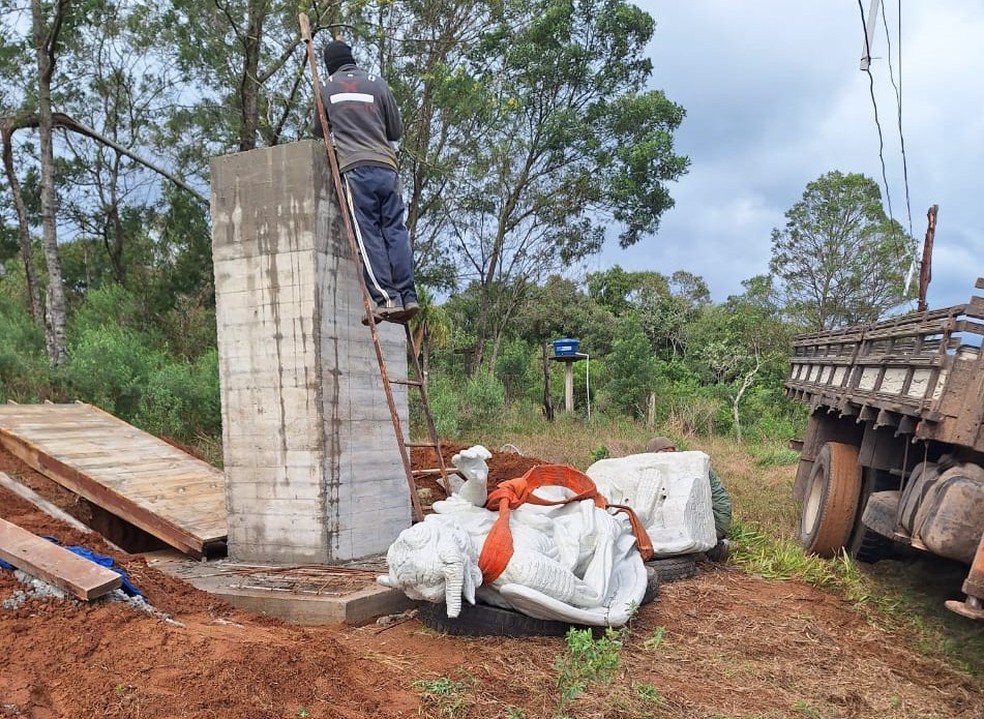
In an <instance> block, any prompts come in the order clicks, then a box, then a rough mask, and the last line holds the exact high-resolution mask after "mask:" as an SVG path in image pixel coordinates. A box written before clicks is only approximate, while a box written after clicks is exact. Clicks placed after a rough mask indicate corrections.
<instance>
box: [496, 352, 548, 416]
mask: <svg viewBox="0 0 984 719" xmlns="http://www.w3.org/2000/svg"><path fill="white" fill-rule="evenodd" d="M535 362H536V356H535V354H534V352H533V350H532V349H531V348H530V346H529V345H528V344H526V343H525V342H523V341H522V340H509V341H508V342H506V343H505V344H504V345H503V346H502V349H501V350H500V351H499V356H498V358H497V359H496V363H495V376H496V377H498V378H499V380H500V381H501V382H502V385H503V387H504V389H505V393H506V397H507V398H508V399H509V400H510V401H514V400H517V399H520V398H531V397H534V396H536V394H537V391H538V388H537V381H536V380H537V376H538V375H537V373H536V369H535V366H536V365H535ZM540 391H542V388H540Z"/></svg>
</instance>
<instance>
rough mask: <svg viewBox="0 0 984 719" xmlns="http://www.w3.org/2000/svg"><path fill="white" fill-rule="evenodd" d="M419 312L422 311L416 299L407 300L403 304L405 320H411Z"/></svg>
mask: <svg viewBox="0 0 984 719" xmlns="http://www.w3.org/2000/svg"><path fill="white" fill-rule="evenodd" d="M418 312H420V305H418V304H417V303H416V302H415V301H414V300H410V301H409V302H405V303H404V304H403V321H404V322H409V321H410V320H412V319H413V318H414V317H416V316H417V313H418Z"/></svg>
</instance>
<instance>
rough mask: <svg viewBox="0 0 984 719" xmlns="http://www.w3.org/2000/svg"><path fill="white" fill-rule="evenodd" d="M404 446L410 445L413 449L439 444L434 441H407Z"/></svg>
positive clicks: (434, 446) (432, 446) (433, 446)
mask: <svg viewBox="0 0 984 719" xmlns="http://www.w3.org/2000/svg"><path fill="white" fill-rule="evenodd" d="M404 446H406V447H410V448H411V449H419V448H421V447H431V448H432V449H436V448H437V445H436V444H434V443H433V442H405V443H404Z"/></svg>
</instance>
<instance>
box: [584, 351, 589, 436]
mask: <svg viewBox="0 0 984 719" xmlns="http://www.w3.org/2000/svg"><path fill="white" fill-rule="evenodd" d="M584 358H585V359H586V360H587V362H585V364H584V397H585V399H586V400H587V404H588V421H589V422H590V421H591V355H584Z"/></svg>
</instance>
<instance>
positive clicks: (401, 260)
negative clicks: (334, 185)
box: [345, 166, 417, 306]
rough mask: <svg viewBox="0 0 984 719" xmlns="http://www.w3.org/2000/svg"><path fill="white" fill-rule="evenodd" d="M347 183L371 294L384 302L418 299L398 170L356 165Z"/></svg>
mask: <svg viewBox="0 0 984 719" xmlns="http://www.w3.org/2000/svg"><path fill="white" fill-rule="evenodd" d="M345 186H346V188H347V191H348V193H349V202H350V204H349V209H350V210H351V211H352V215H353V217H354V218H355V223H356V225H357V228H356V233H355V234H356V240H357V241H358V244H359V247H360V251H361V252H362V259H363V262H362V266H363V269H364V270H365V279H366V286H367V287H368V288H369V294H370V296H371V297H372V299H373V300H374V301H375V302H376V304H377V305H381V306H384V305H387V304H389V303H391V305H390V306H394V305H396V306H398V305H406V304H407V303H409V302H416V301H417V291H416V289H415V288H414V283H413V255H412V252H411V250H410V235H409V233H408V232H407V227H406V224H405V223H404V220H403V215H404V207H403V198H402V197H401V196H400V191H399V177H398V175H397V173H396V171H395V170H391V169H389V168H386V167H376V166H361V167H355V168H353V169H351V170H348V171H346V172H345Z"/></svg>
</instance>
